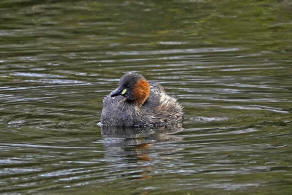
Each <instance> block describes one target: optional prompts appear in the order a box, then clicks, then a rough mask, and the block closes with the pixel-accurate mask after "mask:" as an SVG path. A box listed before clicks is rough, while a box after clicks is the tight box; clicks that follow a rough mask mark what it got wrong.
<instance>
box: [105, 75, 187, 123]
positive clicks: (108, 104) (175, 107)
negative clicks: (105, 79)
mask: <svg viewBox="0 0 292 195" xmlns="http://www.w3.org/2000/svg"><path fill="white" fill-rule="evenodd" d="M100 120H101V125H102V126H104V127H110V126H114V127H162V126H172V125H176V124H178V123H182V121H183V107H182V106H181V105H180V104H179V103H178V101H177V100H176V99H175V98H173V97H171V96H169V95H167V94H166V92H165V90H164V88H163V87H162V86H161V85H160V84H159V83H156V82H152V81H147V80H146V78H145V77H144V76H143V75H142V74H139V73H137V72H126V73H125V74H124V75H123V76H122V77H121V78H120V81H119V85H118V87H117V88H116V89H115V90H113V91H112V92H111V93H110V94H108V95H107V96H105V97H104V99H103V108H102V112H101V117H100Z"/></svg>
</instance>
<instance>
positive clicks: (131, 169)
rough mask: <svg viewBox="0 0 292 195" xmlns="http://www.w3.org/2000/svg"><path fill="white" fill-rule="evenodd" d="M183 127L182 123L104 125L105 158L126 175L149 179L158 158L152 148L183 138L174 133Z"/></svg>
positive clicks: (133, 177) (113, 167)
mask: <svg viewBox="0 0 292 195" xmlns="http://www.w3.org/2000/svg"><path fill="white" fill-rule="evenodd" d="M181 130H182V127H181V125H180V124H179V125H177V126H175V127H171V128H170V127H167V128H166V127H163V128H159V129H151V128H128V127H127V128H117V127H101V134H102V136H103V144H104V146H105V150H106V151H105V160H106V161H107V162H110V163H113V164H111V165H112V167H111V168H112V169H113V171H115V172H117V173H121V175H122V176H123V177H127V178H129V179H149V178H151V172H152V165H153V163H152V161H153V158H155V157H154V156H155V155H153V149H152V148H151V147H152V146H153V144H154V143H157V142H169V141H178V140H180V137H178V136H176V135H175V133H177V132H179V131H181ZM151 150H152V152H151Z"/></svg>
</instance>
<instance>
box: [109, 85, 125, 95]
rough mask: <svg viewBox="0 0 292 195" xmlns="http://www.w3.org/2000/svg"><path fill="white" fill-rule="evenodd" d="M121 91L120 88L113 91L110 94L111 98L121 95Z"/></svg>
mask: <svg viewBox="0 0 292 195" xmlns="http://www.w3.org/2000/svg"><path fill="white" fill-rule="evenodd" d="M122 91H123V88H121V87H118V88H116V89H115V90H113V91H112V92H111V97H115V96H118V95H122Z"/></svg>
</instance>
